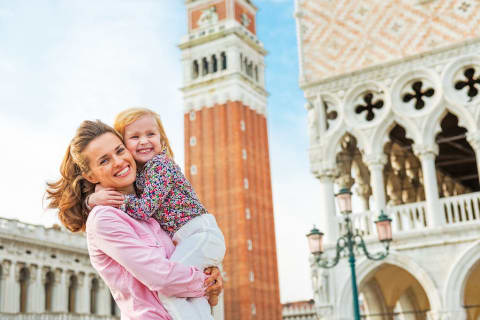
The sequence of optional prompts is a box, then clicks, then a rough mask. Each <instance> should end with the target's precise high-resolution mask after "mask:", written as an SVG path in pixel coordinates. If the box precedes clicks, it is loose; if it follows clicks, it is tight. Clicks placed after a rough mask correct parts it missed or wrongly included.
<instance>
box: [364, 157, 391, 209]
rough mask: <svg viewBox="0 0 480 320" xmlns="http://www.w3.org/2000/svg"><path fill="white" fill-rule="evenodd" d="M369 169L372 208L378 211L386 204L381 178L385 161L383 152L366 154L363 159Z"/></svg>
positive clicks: (383, 184)
mask: <svg viewBox="0 0 480 320" xmlns="http://www.w3.org/2000/svg"><path fill="white" fill-rule="evenodd" d="M364 162H365V163H366V164H367V166H368V169H369V170H370V185H371V187H372V193H373V202H374V205H375V207H374V210H376V211H378V212H380V210H383V209H384V208H385V205H386V201H385V183H384V180H383V167H384V166H385V164H386V163H387V157H386V156H385V154H376V155H367V156H366V157H365V161H364Z"/></svg>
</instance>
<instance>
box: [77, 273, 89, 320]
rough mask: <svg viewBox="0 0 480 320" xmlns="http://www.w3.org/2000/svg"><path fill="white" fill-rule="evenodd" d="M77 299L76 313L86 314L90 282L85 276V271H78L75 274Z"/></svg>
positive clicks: (87, 311)
mask: <svg viewBox="0 0 480 320" xmlns="http://www.w3.org/2000/svg"><path fill="white" fill-rule="evenodd" d="M77 279H78V282H77V286H78V287H77V292H78V294H77V297H76V299H77V301H76V303H75V305H76V307H77V313H81V314H88V313H90V289H91V282H90V281H88V278H87V277H86V276H85V273H83V272H80V273H79V274H78V275H77Z"/></svg>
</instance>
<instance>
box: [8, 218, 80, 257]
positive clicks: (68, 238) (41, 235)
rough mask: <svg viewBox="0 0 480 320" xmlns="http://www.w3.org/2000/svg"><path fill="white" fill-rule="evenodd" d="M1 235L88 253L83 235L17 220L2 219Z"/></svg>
mask: <svg viewBox="0 0 480 320" xmlns="http://www.w3.org/2000/svg"><path fill="white" fill-rule="evenodd" d="M0 234H2V235H4V236H7V237H8V236H9V235H11V236H12V237H14V238H16V239H20V240H22V241H25V242H32V241H33V242H34V243H39V242H43V244H45V245H48V244H49V243H50V244H54V245H55V247H62V246H64V247H66V248H69V249H72V248H75V249H77V250H78V249H80V250H81V251H84V252H86V251H87V244H86V241H85V237H84V236H83V235H82V234H75V233H72V232H70V231H67V230H63V229H60V227H58V228H46V227H44V226H42V225H35V224H29V223H25V222H21V221H19V220H16V219H5V218H0Z"/></svg>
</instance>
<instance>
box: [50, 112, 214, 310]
mask: <svg viewBox="0 0 480 320" xmlns="http://www.w3.org/2000/svg"><path fill="white" fill-rule="evenodd" d="M60 172H61V175H62V178H61V179H60V180H59V181H57V182H56V183H51V184H48V188H47V193H48V198H49V199H50V200H51V202H50V204H49V207H50V208H58V209H59V218H60V221H61V222H62V224H63V225H65V226H66V227H67V228H68V229H69V230H71V231H73V232H77V231H86V233H87V245H88V251H89V255H90V261H91V263H92V265H93V267H94V268H95V269H96V270H97V272H98V273H99V274H100V275H101V277H102V278H103V279H104V281H105V283H106V284H107V285H108V287H109V288H110V291H111V292H112V295H113V297H114V299H115V301H116V302H117V304H118V306H119V308H120V310H121V312H122V319H172V318H171V316H170V315H168V313H167V312H166V310H165V308H164V307H163V306H162V305H161V303H160V301H159V300H158V297H157V292H159V293H161V294H163V295H169V296H176V297H200V296H202V295H204V294H207V295H208V294H210V293H212V294H213V293H218V292H219V291H220V290H221V282H222V281H221V277H220V276H219V272H218V269H216V268H215V269H213V270H209V272H210V273H211V274H212V275H211V276H209V277H208V278H207V276H206V275H205V274H204V273H203V272H202V271H201V270H197V269H196V268H194V267H188V266H183V265H181V264H180V263H176V262H170V261H168V260H167V258H168V257H169V256H170V255H171V254H172V252H173V250H174V246H173V243H172V242H171V240H170V238H169V237H168V235H167V234H166V233H165V232H163V231H162V230H160V227H159V225H158V224H157V222H156V221H154V220H153V219H151V220H149V221H146V222H142V221H138V220H135V219H133V218H131V217H130V216H128V215H127V214H125V213H124V212H122V211H120V210H118V209H115V208H113V207H105V206H98V207H95V208H94V209H93V210H92V211H91V212H90V213H89V214H88V213H87V210H85V209H86V208H85V207H84V206H85V204H84V203H85V201H84V200H85V198H86V196H87V195H88V194H90V193H91V192H93V190H94V186H95V184H96V183H100V184H101V185H102V186H103V187H105V188H115V189H117V190H118V191H120V192H123V193H125V194H128V193H133V192H134V187H133V182H134V181H135V176H136V164H135V161H134V160H133V158H132V156H131V155H130V153H129V152H128V151H127V150H126V149H125V147H124V145H123V142H122V140H121V137H120V136H119V135H118V133H117V132H116V131H115V130H113V129H112V128H111V127H109V126H107V125H105V124H104V123H102V122H100V121H96V122H93V121H84V122H83V123H82V124H81V125H80V127H79V128H78V129H77V132H76V135H75V137H74V138H73V139H72V142H71V143H70V145H69V147H68V149H67V153H66V155H65V157H64V159H63V162H62V165H61V167H60ZM216 280H218V281H216ZM214 282H217V283H216V284H214V285H211V284H213V283H214ZM205 288H206V289H205ZM187 307H188V306H187ZM192 314H195V312H194V310H192ZM192 319H195V317H194V318H192Z"/></svg>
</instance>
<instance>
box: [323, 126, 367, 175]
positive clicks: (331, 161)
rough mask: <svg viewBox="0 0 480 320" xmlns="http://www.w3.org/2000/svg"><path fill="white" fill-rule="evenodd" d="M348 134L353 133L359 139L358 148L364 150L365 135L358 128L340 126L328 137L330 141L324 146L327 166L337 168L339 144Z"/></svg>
mask: <svg viewBox="0 0 480 320" xmlns="http://www.w3.org/2000/svg"><path fill="white" fill-rule="evenodd" d="M347 134H349V135H351V136H352V137H354V138H355V139H356V140H357V147H358V149H360V150H361V151H363V150H364V146H365V140H364V136H363V135H362V134H361V133H360V132H358V131H357V130H354V129H353V130H352V129H350V128H348V127H347V126H346V125H345V126H340V129H339V130H337V131H335V132H333V134H332V136H331V137H329V139H328V142H329V143H328V144H327V145H324V146H323V148H322V149H323V156H324V158H323V160H324V163H325V164H326V167H327V168H335V166H336V156H337V151H338V146H339V145H340V142H341V141H342V138H343V137H344V136H345V135H347Z"/></svg>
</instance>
